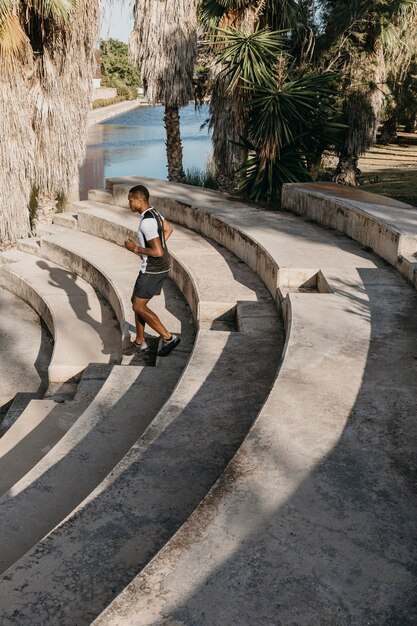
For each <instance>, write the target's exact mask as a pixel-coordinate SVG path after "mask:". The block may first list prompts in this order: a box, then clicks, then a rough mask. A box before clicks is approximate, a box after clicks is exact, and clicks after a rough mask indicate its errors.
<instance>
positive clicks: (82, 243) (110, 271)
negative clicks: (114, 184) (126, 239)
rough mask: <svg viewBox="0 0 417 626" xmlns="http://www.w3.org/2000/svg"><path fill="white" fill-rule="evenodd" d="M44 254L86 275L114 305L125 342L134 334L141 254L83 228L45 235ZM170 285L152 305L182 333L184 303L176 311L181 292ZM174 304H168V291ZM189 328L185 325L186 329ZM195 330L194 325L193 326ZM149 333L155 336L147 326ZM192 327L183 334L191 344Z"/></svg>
mask: <svg viewBox="0 0 417 626" xmlns="http://www.w3.org/2000/svg"><path fill="white" fill-rule="evenodd" d="M41 254H42V257H43V258H46V259H49V260H51V261H54V262H56V263H59V264H60V265H62V266H64V267H66V268H68V269H69V270H70V271H71V272H74V273H76V274H77V275H79V276H81V277H82V278H84V279H85V280H86V281H87V282H88V283H89V284H90V285H92V286H93V287H94V288H95V289H96V290H97V291H98V292H99V293H100V294H101V295H102V296H103V297H104V298H105V299H106V300H107V301H108V302H109V303H110V305H111V306H112V308H113V310H114V312H115V315H116V317H117V319H118V322H119V326H120V329H121V331H122V335H123V338H124V343H125V345H126V341H127V342H129V341H130V339H131V338H134V334H135V325H134V323H135V320H134V313H133V311H132V302H131V296H132V290H133V285H134V283H135V280H136V277H137V274H138V258H137V257H136V256H135V255H133V254H132V253H131V252H129V251H128V250H126V249H125V248H124V247H123V248H122V247H120V246H117V245H115V244H112V243H111V242H109V241H106V240H103V239H100V238H98V237H95V236H92V235H89V234H88V233H84V232H80V231H76V232H73V231H68V230H66V229H64V228H62V229H60V231H59V233H56V234H54V235H51V236H46V237H43V238H42V241H41ZM174 292H175V289H174V288H173V287H172V286H170V285H165V287H164V290H163V293H162V294H161V295H160V296H156V297H155V298H153V299H152V308H153V310H154V311H155V312H156V313H157V315H158V316H159V318H160V319H161V321H162V323H163V324H164V325H165V326H166V327H167V328H169V329H170V330H171V331H172V332H174V333H181V332H183V331H184V329H183V328H182V326H183V324H182V322H183V319H181V317H182V316H183V312H182V305H181V307H180V310H179V311H178V313H179V314H180V317H178V315H176V311H175V308H176V307H175V305H176V302H178V298H179V294H178V292H175V293H174ZM168 293H169V294H170V295H169V298H170V301H171V305H170V306H168V307H167V306H166V299H167V294H168ZM185 330H186V329H185ZM191 330H192V326H191ZM146 333H147V334H148V335H150V336H155V332H154V331H153V330H152V329H151V328H149V327H147V329H146ZM192 337H193V330H192V332H191V335H190V333H187V332H185V334H184V346H185V344H186V343H187V345H189V346H190V347H191V345H192V343H190V341H189V340H190V339H191V340H192Z"/></svg>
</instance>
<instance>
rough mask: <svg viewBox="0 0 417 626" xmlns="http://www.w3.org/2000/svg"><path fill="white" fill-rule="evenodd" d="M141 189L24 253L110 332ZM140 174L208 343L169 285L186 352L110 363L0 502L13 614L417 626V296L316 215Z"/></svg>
mask: <svg viewBox="0 0 417 626" xmlns="http://www.w3.org/2000/svg"><path fill="white" fill-rule="evenodd" d="M139 180H140V179H117V180H114V181H111V186H112V187H111V191H108V190H97V191H93V192H91V193H90V197H89V201H88V202H85V203H75V204H74V205H73V206H72V207H71V210H70V213H69V214H63V215H59V216H57V219H56V224H55V226H53V227H51V228H48V229H46V231H45V234H44V236H42V238H41V239H40V240H39V242H33V241H25V242H21V244H20V247H21V250H25V251H26V252H25V253H26V254H27V255H28V253H29V252H31V253H32V254H33V253H36V255H38V260H37V257H35V256H33V257H32V258H33V262H34V263H38V262H39V258H40V259H41V261H42V262H44V263H48V264H52V263H54V264H56V266H57V267H63V268H65V270H66V272H70V273H71V275H77V276H78V277H79V279H80V280H81V279H82V280H86V281H87V282H88V283H90V284H91V285H92V286H93V287H94V289H95V290H96V291H97V292H98V293H100V294H101V295H102V296H104V297H105V298H106V300H107V301H109V302H110V303H111V305H112V307H113V310H114V312H115V315H116V317H117V320H118V326H119V337H120V336H122V334H123V333H125V334H127V333H128V332H129V321H128V319H129V298H130V292H129V288H131V283H132V282H133V278H134V273H135V271H134V270H135V268H133V266H132V263H133V261H132V259H134V257H133V255H129V253H127V252H126V250H124V249H123V248H122V244H123V241H124V239H125V238H126V236H131V234H132V232H134V230H135V224H136V220H135V218H134V217H132V215H131V213H130V211H129V210H128V209H127V203H126V197H127V194H126V192H127V190H128V189H129V187H130V186H132V184H137V183H138V182H139ZM140 182H144V183H145V184H147V185H148V186H149V187H150V188H151V191H152V202H153V205H154V206H156V207H157V208H160V209H161V211H162V212H163V213H164V215H166V216H167V217H168V218H169V219H171V220H172V221H173V222H176V223H177V227H176V228H175V232H174V235H173V237H172V238H171V240H170V249H171V251H172V256H173V259H174V266H173V271H172V277H173V279H174V281H175V282H176V284H177V285H178V286H179V288H180V290H181V291H182V293H183V294H184V296H185V298H186V300H187V302H188V304H189V306H190V309H191V311H192V313H193V317H194V319H195V320H196V323H197V333H196V335H195V338H194V331H193V328H192V325H190V320H189V317H187V314H186V311H185V309H184V308H183V309H182V313H181V315H178V317H177V320H176V321H175V315H174V316H172V313H171V310H172V311H174V310H175V312H177V311H178V306H179V305H180V302H181V301H180V300H178V295H175V292H174V291H172V292H171V293H167V298H166V301H165V302H160V303H159V304H158V303H157V302H155V304H156V306H158V307H159V310H160V312H161V315H168V317H167V319H168V323H170V324H171V326H172V325H173V326H174V327H173V328H172V329H173V330H174V331H177V330H178V328H177V327H176V326H175V324H177V325H178V323H179V324H180V326H179V331H180V332H181V333H182V336H183V340H184V341H183V343H182V344H181V350H180V349H178V351H175V352H174V353H173V354H172V355H171V356H170V357H169V358H167V359H160V360H159V359H158V360H157V362H156V367H149V366H146V365H144V364H140V365H135V363H134V362H132V363H131V364H129V365H127V364H126V365H123V364H122V365H117V366H114V367H113V368H112V369H111V373H110V375H109V376H108V377H107V380H106V382H105V383H104V385H103V386H102V388H101V390H100V391H99V392H98V393H97V396H96V397H95V398H93V399H91V397H90V404H89V406H88V407H86V408H85V410H84V411H83V412H82V413H81V414H80V415H78V416H77V419H75V421H74V423H73V425H72V426H71V427H70V428H69V430H68V431H67V432H66V434H64V435H63V437H62V438H61V439H60V440H59V441H57V442H56V443H55V445H53V447H52V448H51V449H50V450H49V451H48V452H47V454H46V455H45V456H44V457H43V459H41V460H40V461H39V462H37V463H36V464H34V465H33V467H32V468H31V469H29V470H28V471H27V473H26V474H25V475H24V476H23V477H22V478H21V479H20V481H18V482H16V483H15V484H14V485H13V486H12V488H11V489H10V490H9V491H8V492H6V493H5V494H4V495H3V496H2V497H1V498H0V527H1V533H2V536H3V538H4V541H3V545H2V547H1V548H0V560H1V563H2V568H1V569H2V571H3V572H4V573H3V575H2V578H1V587H0V596H1V606H2V616H1V623H2V624H3V623H4V624H5V625H8V624H15V623H18V624H22V625H23V624H30V625H31V626H32V625H33V626H37V625H38V624H39V625H41V624H42V625H44V624H48V625H49V624H51V625H55V624H56V625H60V626H61V625H62V624H77V626H78V625H80V626H81V625H84V624H90V623H92V622H94V623H95V624H100V625H104V624H106V625H115V624H117V626H119V625H122V624H123V625H124V624H126V625H127V624H129V625H130V624H132V625H133V624H135V625H151V624H152V625H156V624H184V625H187V626H188V625H189V626H191V625H192V624H199V625H201V626H206V625H213V626H214V625H215V626H218V625H219V624H243V625H247V626H249V625H251V626H252V625H254V624H259V625H261V624H262V625H264V624H290V623H291V624H292V623H294V624H306V625H307V624H341V625H342V624H343V625H344V624H346V625H347V624H357V625H359V624H361V625H362V624H363V623H370V624H385V623H386V624H388V623H390V624H394V623H398V624H412V623H415V621H416V619H417V612H416V609H415V605H414V604H413V601H412V595H411V590H412V588H413V586H414V585H415V582H416V581H415V576H414V574H413V571H414V570H413V556H414V555H415V548H416V539H415V533H414V524H415V514H416V508H417V503H416V498H415V485H414V483H413V479H412V471H413V467H414V460H413V454H414V453H415V443H416V440H417V428H416V422H415V406H416V401H417V389H416V385H415V374H416V360H415V354H416V353H417V335H416V332H415V331H416V327H415V324H414V322H413V320H415V310H416V305H417V294H416V293H415V292H414V291H413V290H412V288H411V286H408V285H407V284H406V283H405V282H404V281H403V280H402V279H401V278H400V277H399V276H398V274H397V273H396V271H395V270H394V269H392V268H390V267H388V266H387V265H386V264H385V263H384V262H382V261H380V260H378V258H377V257H375V256H374V255H373V254H372V253H371V252H370V251H369V247H368V248H366V249H364V248H361V247H360V246H359V245H358V244H356V243H355V242H354V241H352V240H349V239H347V238H346V237H345V236H343V235H341V234H337V233H335V232H332V231H329V230H326V229H323V228H321V227H320V226H317V225H314V224H312V223H311V221H305V220H303V219H301V218H299V217H294V216H292V215H290V214H288V213H273V212H264V211H260V210H258V209H256V208H254V207H250V206H248V205H244V204H241V203H239V202H238V201H235V200H231V199H226V198H225V197H224V196H222V195H221V194H218V193H215V192H209V191H206V190H199V189H196V188H191V187H187V186H183V185H174V184H171V183H166V182H162V181H147V180H140ZM303 189H304V188H303V187H302V188H301V193H304V191H303ZM310 191H311V190H310ZM332 193H334V192H333V191H332ZM310 200H311V201H314V198H312V199H311V198H310ZM306 206H309V205H308V204H307V205H306ZM345 208H346V207H345ZM397 208H398V207H397ZM400 208H401V207H400ZM361 210H363V207H362V209H361ZM408 216H409V218H410V217H411V218H412V219H414V216H413V215H412V213H410V212H409V213H408ZM309 217H310V218H311V215H310V216H309ZM385 232H386V233H387V235H386V236H387V238H389V237H391V232H390V231H389V229H386V231H385ZM350 234H352V233H350ZM404 236H406V237H407V238H409V239H410V241H414V239H413V236H414V235H413V232H412V229H410V232H408V231H406V232H405V233H404ZM205 237H208V238H209V239H205ZM357 238H358V239H360V237H359V236H358V237H357ZM409 243H410V242H409ZM365 245H366V246H369V243H365ZM413 245H414V244H413V243H410V246H411V247H409V248H407V255H406V256H407V259H408V261H409V263H411V264H412V263H413V260H412V259H413V258H414V256H413V254H414V253H413V250H416V251H417V246H416V247H415V248H413ZM375 249H376V246H375ZM13 254H17V253H13ZM19 254H23V252H20V253H19ZM399 254H400V250H399ZM11 256H13V255H11ZM7 260H8V261H12V260H15V262H16V259H12V258H9V259H7ZM9 266H10V267H9ZM12 266H13V264H12V263H8V264H7V265H4V266H3V267H2V270H1V271H2V273H3V272H4V273H7V272H10V271H11V269H10V268H11V267H12ZM5 268H6V269H5ZM407 271H408V270H407ZM404 273H405V272H404ZM405 275H407V277H408V278H409V279H412V278H413V276H411V275H409V272H408V274H406V273H405ZM259 279H262V282H261V281H260V280H259ZM77 280H78V279H77ZM265 286H266V287H267V289H266V288H265ZM170 288H171V287H170ZM268 291H269V293H268ZM161 305H162V306H161ZM182 306H183V305H182ZM166 308H167V309H168V313H164V311H165V310H166ZM180 308H181V307H180ZM278 310H280V311H281V312H282V314H283V318H284V324H285V329H286V342H285V347H284V351H283V352H282V350H283V335H282V327H281V324H280V321H279V316H278ZM193 341H194V345H193V347H192V352H191V355H190V356H189V350H190V348H191V346H192V344H193ZM279 365H280V367H279ZM161 381H162V382H163V385H161V384H160V383H161ZM175 381H177V382H175ZM80 384H81V383H80ZM161 387H162V388H163V390H164V393H165V396H164V398H162V397H161ZM115 395H116V397H117V399H116V401H115V399H114V396H115ZM157 396H158V399H157ZM141 399H142V400H143V401H141ZM152 403H153V404H152ZM145 406H146V407H147V409H148V410H147V411H145V412H144V411H142V408H143V407H145ZM145 413H146V415H145ZM22 417H23V416H22ZM18 424H19V420H18V421H17V422H16V425H15V426H16V427H17V425H18ZM21 425H22V430H23V431H24V429H25V426H24V420H22V422H21ZM35 430H36V429H35ZM10 432H11V431H10ZM25 432H26V431H25ZM1 443H2V441H1V440H0V444H1ZM10 452H13V446H12V445H10ZM414 564H415V561H414ZM100 613H102V614H101V615H100Z"/></svg>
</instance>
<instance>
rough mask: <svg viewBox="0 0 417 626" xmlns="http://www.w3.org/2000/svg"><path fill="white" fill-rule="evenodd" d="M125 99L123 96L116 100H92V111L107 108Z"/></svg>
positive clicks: (117, 97)
mask: <svg viewBox="0 0 417 626" xmlns="http://www.w3.org/2000/svg"><path fill="white" fill-rule="evenodd" d="M125 100H126V98H125V97H124V96H116V98H101V99H99V100H94V102H93V109H101V108H102V107H108V106H110V105H111V104H117V103H118V102H124V101H125Z"/></svg>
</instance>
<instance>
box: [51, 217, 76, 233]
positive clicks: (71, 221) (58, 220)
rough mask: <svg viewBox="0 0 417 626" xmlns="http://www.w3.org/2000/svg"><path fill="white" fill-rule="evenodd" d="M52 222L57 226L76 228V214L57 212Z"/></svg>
mask: <svg viewBox="0 0 417 626" xmlns="http://www.w3.org/2000/svg"><path fill="white" fill-rule="evenodd" d="M54 224H56V225H57V226H64V227H65V228H72V229H73V230H77V228H78V220H77V218H76V215H74V214H72V213H57V214H56V215H55V217H54Z"/></svg>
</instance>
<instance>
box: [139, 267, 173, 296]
mask: <svg viewBox="0 0 417 626" xmlns="http://www.w3.org/2000/svg"><path fill="white" fill-rule="evenodd" d="M168 274H169V272H162V273H161V274H150V273H149V272H145V273H142V272H140V273H139V276H138V277H137V279H136V282H135V286H134V288H133V293H132V302H133V298H135V297H136V298H144V299H146V300H148V299H150V298H152V297H153V296H157V295H159V294H160V293H161V290H162V285H163V282H164V280H165V278H166V277H167V276H168Z"/></svg>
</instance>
